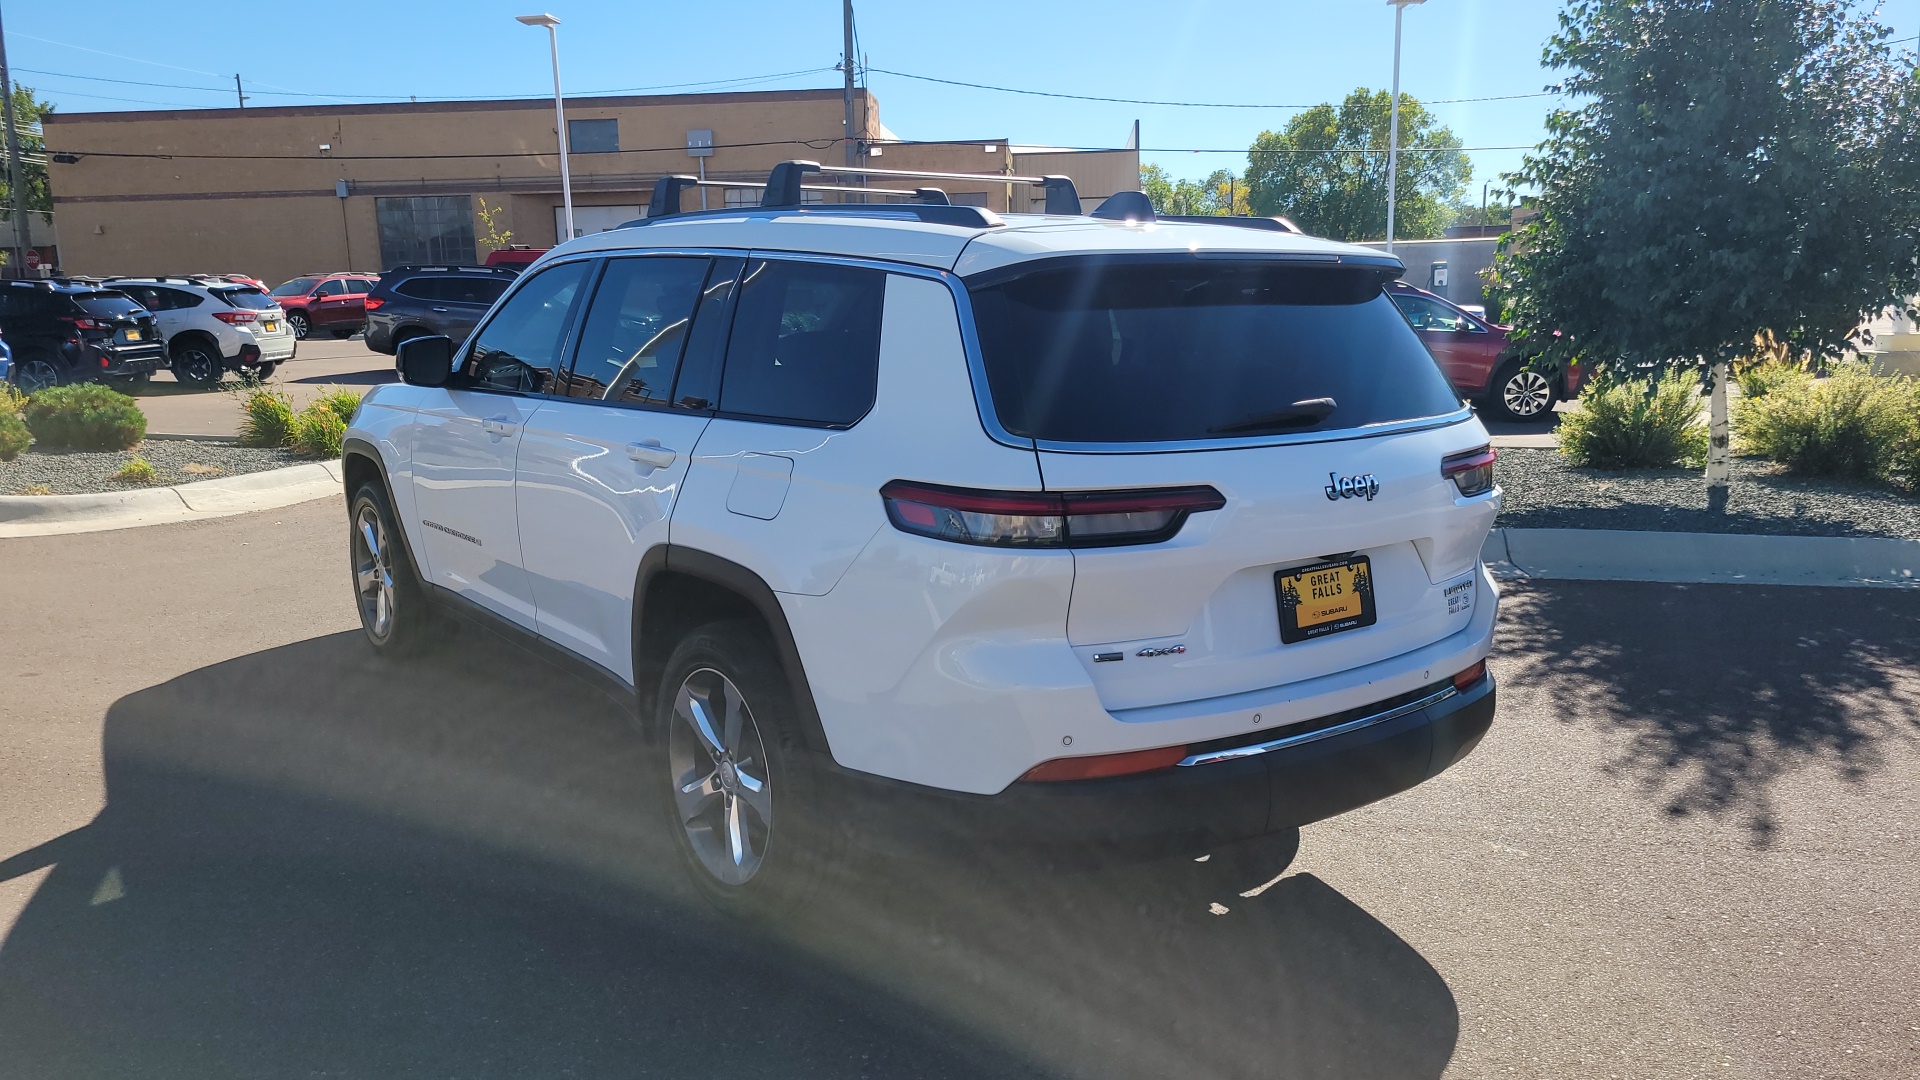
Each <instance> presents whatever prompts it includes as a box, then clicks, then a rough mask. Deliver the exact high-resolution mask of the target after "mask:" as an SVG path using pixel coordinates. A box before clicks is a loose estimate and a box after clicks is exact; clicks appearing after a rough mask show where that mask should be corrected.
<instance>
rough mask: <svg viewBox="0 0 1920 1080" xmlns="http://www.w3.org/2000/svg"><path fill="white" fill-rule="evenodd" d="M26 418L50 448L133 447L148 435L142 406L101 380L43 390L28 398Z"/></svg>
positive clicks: (42, 443)
mask: <svg viewBox="0 0 1920 1080" xmlns="http://www.w3.org/2000/svg"><path fill="white" fill-rule="evenodd" d="M26 421H27V429H28V430H29V431H31V432H33V437H34V439H35V440H36V441H38V442H39V443H40V445H41V446H43V447H46V448H48V449H60V448H64V449H73V450H131V449H133V448H134V447H135V446H138V445H139V444H140V440H141V439H144V438H146V436H147V417H146V414H145V413H142V412H141V411H140V406H138V405H136V404H134V402H133V399H132V398H130V397H128V396H127V395H125V394H122V393H120V392H118V391H116V390H112V389H109V388H107V387H105V386H101V385H100V384H99V383H80V384H78V385H74V386H55V387H51V388H49V389H46V390H42V391H40V392H39V393H37V394H35V395H33V397H31V398H29V399H28V400H27V408H26Z"/></svg>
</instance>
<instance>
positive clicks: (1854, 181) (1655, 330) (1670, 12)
mask: <svg viewBox="0 0 1920 1080" xmlns="http://www.w3.org/2000/svg"><path fill="white" fill-rule="evenodd" d="M1858 7H1859V5H1858V4H1857V3H1855V2H1854V0H1715V2H1714V3H1711V4H1708V3H1702V2H1700V0H1569V2H1568V4H1567V7H1566V10H1565V11H1564V12H1563V13H1562V14H1561V16H1560V29H1559V32H1558V33H1556V34H1555V35H1554V36H1553V37H1552V38H1551V39H1550V40H1549V41H1548V44H1547V48H1546V52H1545V57H1544V62H1545V63H1546V65H1547V66H1548V67H1550V68H1555V69H1559V70H1562V71H1565V72H1567V75H1566V77H1565V80H1564V81H1563V82H1562V84H1561V85H1560V87H1559V89H1561V90H1563V91H1565V92H1566V93H1568V94H1570V95H1572V96H1573V97H1574V98H1576V99H1584V100H1583V101H1580V103H1578V104H1575V105H1573V106H1570V107H1567V108H1563V109H1559V110H1557V111H1555V112H1554V113H1553V114H1552V115H1551V116H1550V117H1549V118H1548V124H1547V139H1546V141H1545V142H1544V143H1542V144H1541V145H1540V146H1539V147H1538V148H1537V149H1536V150H1535V151H1534V153H1532V154H1530V155H1529V156H1528V157H1527V158H1526V159H1525V162H1524V164H1523V166H1522V167H1521V169H1520V171H1519V172H1518V173H1516V174H1514V175H1512V176H1510V177H1508V178H1507V179H1508V180H1509V182H1510V183H1512V184H1513V185H1514V186H1516V187H1529V188H1532V189H1534V190H1535V191H1537V192H1538V196H1537V210H1538V213H1537V216H1533V217H1532V218H1531V220H1529V221H1528V222H1527V224H1526V225H1525V226H1524V227H1522V229H1521V230H1520V231H1519V232H1518V233H1516V234H1515V235H1514V236H1513V237H1511V238H1510V239H1509V241H1508V242H1507V244H1506V245H1505V246H1506V250H1505V252H1504V253H1503V254H1502V255H1501V256H1500V259H1499V260H1498V263H1497V265H1496V274H1497V278H1498V283H1499V284H1500V286H1501V287H1502V288H1503V289H1504V290H1505V292H1506V298H1507V299H1508V301H1509V303H1510V310H1509V318H1511V319H1512V320H1514V321H1515V322H1516V323H1517V324H1518V325H1519V326H1520V327H1521V329H1522V331H1523V333H1524V334H1525V335H1527V336H1528V337H1530V338H1531V339H1532V340H1533V341H1534V342H1535V343H1536V345H1537V347H1538V348H1540V349H1541V350H1542V351H1543V352H1545V353H1546V354H1548V355H1550V356H1557V357H1559V358H1565V357H1568V356H1571V355H1573V354H1575V353H1578V354H1579V355H1582V356H1584V357H1585V358H1586V359H1587V360H1588V361H1589V362H1592V363H1599V364H1606V363H1609V362H1622V361H1624V362H1649V363H1654V364H1660V365H1664V366H1669V367H1692V368H1696V369H1701V368H1704V369H1706V370H1707V371H1708V372H1709V373H1710V384H1711V387H1712V394H1713V407H1712V416H1713V423H1712V445H1711V449H1710V451H1709V458H1708V466H1707V479H1708V482H1709V483H1710V484H1711V485H1713V486H1714V487H1715V488H1716V489H1718V490H1720V492H1721V493H1722V494H1724V485H1725V483H1726V480H1727V477H1728V471H1727V453H1728V447H1727V442H1728V440H1727V424H1726V382H1727V371H1728V364H1729V362H1730V361H1732V360H1734V359H1735V358H1738V357H1741V356H1744V355H1746V354H1748V353H1749V352H1750V351H1752V350H1753V348H1754V343H1755V340H1756V338H1761V337H1766V338H1768V339H1770V340H1771V341H1773V342H1777V343H1780V344H1782V345H1785V346H1786V347H1787V348H1789V349H1790V350H1791V351H1792V352H1794V353H1796V354H1799V355H1811V356H1819V357H1827V356H1834V355H1838V354H1839V353H1841V352H1843V351H1844V350H1845V349H1846V348H1847V347H1848V346H1849V344H1850V343H1851V341H1852V338H1853V336H1854V334H1855V332H1856V328H1857V327H1858V326H1859V325H1860V324H1861V322H1862V321H1863V317H1864V316H1865V315H1867V314H1868V313H1870V312H1875V311H1878V310H1880V309H1883V308H1885V307H1888V306H1891V305H1894V304H1898V303H1904V302H1905V301H1906V299H1907V298H1908V297H1911V296H1913V295H1914V294H1915V293H1916V292H1920V263H1916V260H1915V256H1914V249H1915V241H1916V237H1920V168H1917V167H1916V166H1917V165H1920V120H1916V108H1915V106H1916V104H1917V103H1920V97H1917V96H1916V93H1915V79H1914V73H1913V70H1912V57H1911V55H1902V56H1896V55H1895V54H1894V53H1893V52H1892V50H1891V47H1890V45H1889V41H1888V39H1889V38H1890V37H1891V31H1889V30H1888V29H1887V28H1886V27H1884V26H1882V25H1880V24H1879V22H1878V21H1877V19H1876V18H1875V17H1874V16H1873V14H1872V13H1870V12H1869V13H1867V14H1864V15H1863V14H1861V13H1860V11H1859V10H1858Z"/></svg>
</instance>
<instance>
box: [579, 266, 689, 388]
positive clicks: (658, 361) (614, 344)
mask: <svg viewBox="0 0 1920 1080" xmlns="http://www.w3.org/2000/svg"><path fill="white" fill-rule="evenodd" d="M706 276H707V260H706V259H698V258H654V259H615V260H613V261H612V262H610V263H608V264H607V272H606V274H605V275H604V276H603V277H602V278H601V279H600V287H599V288H598V289H596V290H595V291H594V294H593V306H592V307H590V308H588V309H587V321H586V323H585V324H584V325H583V326H582V328H581V331H580V349H579V351H578V352H576V353H575V354H574V358H573V370H572V372H571V373H570V375H569V376H568V378H567V381H566V383H565V384H564V385H562V386H560V387H556V388H555V392H556V393H559V394H563V395H565V396H567V397H577V398H594V399H598V400H601V401H623V402H629V403H633V404H652V405H664V404H666V403H667V398H668V395H669V394H670V393H671V392H672V390H673V376H674V372H675V371H676V370H677V369H678V368H679V366H680V352H681V348H682V346H684V345H685V344H686V340H687V327H688V325H689V324H690V323H691V322H692V320H693V307H694V304H695V303H696V302H697V301H698V300H699V298H700V286H701V284H702V283H703V282H704V281H705V280H706Z"/></svg>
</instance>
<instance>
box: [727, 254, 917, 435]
mask: <svg viewBox="0 0 1920 1080" xmlns="http://www.w3.org/2000/svg"><path fill="white" fill-rule="evenodd" d="M886 290H887V276H886V274H884V273H882V272H881V271H878V270H867V269H864V268H861V267H853V266H834V265H831V264H826V263H806V262H768V261H756V262H755V263H754V264H753V265H752V266H751V267H749V268H748V270H747V274H746V277H745V279H744V280H743V281H742V282H741V285H740V301H739V306H738V308H737V310H736V313H735V315H734V319H733V335H732V338H731V339H730V340H729V342H728V345H727V364H726V374H725V376H724V381H723V382H722V385H721V389H720V408H721V410H722V411H725V412H730V413H738V414H741V415H745V416H756V417H765V418H767V419H771V420H790V421H798V422H800V423H808V424H825V425H830V426H835V427H839V426H845V425H848V424H852V423H853V422H855V421H856V420H859V419H860V418H861V417H862V416H864V415H866V412H867V410H868V409H869V408H871V407H872V405H873V394H874V385H875V383H876V382H877V380H878V376H879V368H880V309H881V305H882V302H883V301H884V299H885V297H886Z"/></svg>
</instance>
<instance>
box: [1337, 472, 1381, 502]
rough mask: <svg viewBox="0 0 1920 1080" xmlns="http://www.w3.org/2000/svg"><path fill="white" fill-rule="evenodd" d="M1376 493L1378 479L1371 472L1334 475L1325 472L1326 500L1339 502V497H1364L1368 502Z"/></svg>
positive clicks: (1378, 485)
mask: <svg viewBox="0 0 1920 1080" xmlns="http://www.w3.org/2000/svg"><path fill="white" fill-rule="evenodd" d="M1378 494H1380V481H1378V480H1375V479H1374V478H1373V474H1372V473H1361V474H1360V475H1359V476H1335V475H1334V474H1332V473H1328V474H1327V501H1328V502H1339V501H1340V500H1341V499H1358V498H1361V497H1365V498H1366V500H1367V501H1368V502H1372V501H1373V497H1374V496H1375V495H1378Z"/></svg>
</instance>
